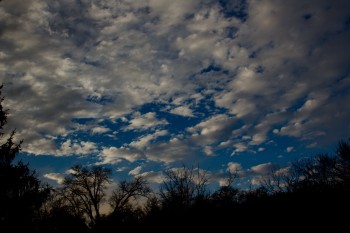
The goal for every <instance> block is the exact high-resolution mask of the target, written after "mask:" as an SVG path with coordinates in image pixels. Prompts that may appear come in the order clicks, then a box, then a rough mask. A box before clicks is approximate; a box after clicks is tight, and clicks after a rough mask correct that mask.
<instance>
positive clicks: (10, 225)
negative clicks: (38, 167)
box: [0, 86, 50, 231]
mask: <svg viewBox="0 0 350 233" xmlns="http://www.w3.org/2000/svg"><path fill="white" fill-rule="evenodd" d="M2 88H3V86H0V96H1V89H2ZM3 100H4V98H3V97H1V99H0V139H1V140H2V141H4V143H3V144H1V145H0V229H2V230H5V231H18V230H22V229H23V230H34V229H35V228H36V219H37V218H36V217H37V214H38V213H39V211H40V207H41V206H42V204H43V203H44V202H45V200H46V199H47V197H48V196H49V193H50V187H48V186H45V185H42V184H41V182H40V180H39V179H38V178H37V175H36V172H35V171H32V170H30V168H29V166H28V165H27V164H24V163H23V162H22V161H19V162H17V163H14V159H15V157H16V155H17V154H18V152H19V151H20V150H21V143H22V141H20V142H19V143H17V144H16V143H15V142H14V136H15V131H12V133H11V134H10V135H9V136H8V137H7V139H4V137H5V133H4V132H3V130H4V126H5V124H6V123H7V115H8V111H7V110H4V109H3V106H2V102H3Z"/></svg>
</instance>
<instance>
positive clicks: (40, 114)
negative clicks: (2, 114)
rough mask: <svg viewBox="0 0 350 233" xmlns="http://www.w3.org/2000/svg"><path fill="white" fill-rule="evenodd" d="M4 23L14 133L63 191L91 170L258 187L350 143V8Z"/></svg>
mask: <svg viewBox="0 0 350 233" xmlns="http://www.w3.org/2000/svg"><path fill="white" fill-rule="evenodd" d="M0 24H1V27H0V28H1V33H0V70H1V72H0V81H1V83H4V84H5V87H4V90H3V92H4V95H5V101H4V105H5V107H7V108H9V109H10V115H9V122H8V124H7V130H8V132H9V131H10V130H12V129H14V128H16V129H17V134H16V137H17V139H23V140H24V143H23V146H22V152H21V154H20V159H22V160H23V161H25V162H29V164H30V166H31V167H32V168H35V169H36V170H37V171H38V173H39V175H40V178H42V179H44V180H45V181H47V182H50V183H51V184H53V185H57V184H59V183H60V182H61V181H62V177H64V176H65V175H67V174H68V173H69V169H70V167H72V166H73V165H75V164H78V163H80V164H83V165H86V166H91V165H103V166H108V167H111V168H112V170H113V177H114V180H116V181H117V180H122V179H130V178H132V177H133V176H135V175H144V176H146V177H147V178H148V179H149V180H150V182H152V183H155V184H157V183H159V182H161V180H162V172H163V171H164V170H166V169H169V168H178V167H181V166H182V165H183V164H185V165H186V166H195V167H197V166H199V167H200V168H201V169H202V170H203V171H206V172H207V173H208V174H209V175H210V177H211V182H212V184H213V185H215V184H216V185H218V184H220V183H222V178H223V177H224V176H225V174H226V173H227V171H228V170H231V171H233V170H236V171H238V172H239V174H240V175H241V177H242V181H241V182H242V185H243V183H244V185H246V186H247V185H248V186H249V185H255V184H257V183H258V177H259V176H261V175H263V174H265V173H266V172H268V171H269V170H270V169H271V167H274V166H279V167H281V169H283V168H284V167H288V166H289V164H290V162H292V161H295V160H296V159H298V158H302V157H307V156H313V155H315V154H317V153H326V152H333V151H334V149H335V146H336V143H337V142H338V140H340V139H346V138H348V137H349V131H350V120H349V119H350V109H349V102H350V91H349V90H350V76H349V74H350V64H349V61H350V43H349V38H350V2H349V1H345V0H344V1H322V0H321V1H319V0H317V1H316V0H314V1H302V0H296V1H270V0H266V1H243V0H232V1H224V0H222V1H200V0H198V1H197V0H193V1H187V0H178V1H175V0H148V1H107V0H80V1H75V0H62V1H54V0H46V1H44V0H28V1H20V0H11V1H9V0H4V1H2V2H1V3H0Z"/></svg>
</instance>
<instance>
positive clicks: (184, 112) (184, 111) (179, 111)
mask: <svg viewBox="0 0 350 233" xmlns="http://www.w3.org/2000/svg"><path fill="white" fill-rule="evenodd" d="M170 112H171V113H172V114H176V115H180V116H185V117H194V115H193V113H192V110H191V109H189V108H188V107H187V106H180V107H176V108H174V109H172V110H171V111H170Z"/></svg>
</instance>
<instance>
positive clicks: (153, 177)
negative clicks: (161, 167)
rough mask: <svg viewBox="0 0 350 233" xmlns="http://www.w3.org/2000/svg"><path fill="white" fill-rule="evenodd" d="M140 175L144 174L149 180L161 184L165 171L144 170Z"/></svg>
mask: <svg viewBox="0 0 350 233" xmlns="http://www.w3.org/2000/svg"><path fill="white" fill-rule="evenodd" d="M139 176H143V177H145V178H146V180H147V181H149V182H151V183H157V184H161V183H163V181H164V179H165V177H164V174H163V172H161V171H157V172H155V171H148V172H144V173H141V174H139Z"/></svg>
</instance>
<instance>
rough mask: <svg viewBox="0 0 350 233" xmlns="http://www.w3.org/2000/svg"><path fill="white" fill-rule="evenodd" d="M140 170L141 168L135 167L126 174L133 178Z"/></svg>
mask: <svg viewBox="0 0 350 233" xmlns="http://www.w3.org/2000/svg"><path fill="white" fill-rule="evenodd" d="M141 169H142V167H141V166H137V167H135V168H134V169H132V170H130V171H129V173H128V174H129V175H133V176H135V175H138V174H140V171H141Z"/></svg>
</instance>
